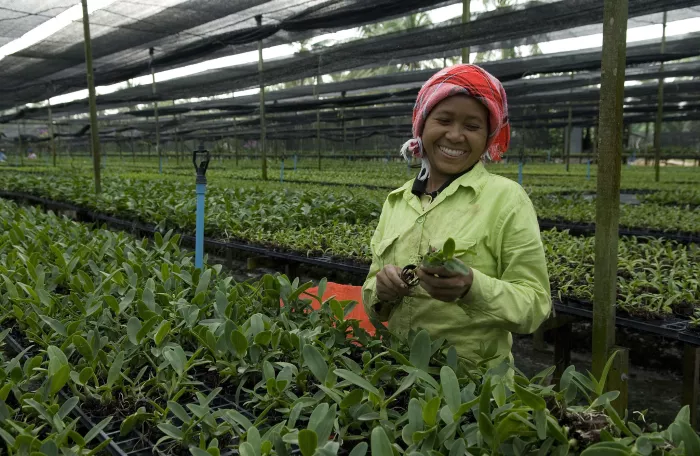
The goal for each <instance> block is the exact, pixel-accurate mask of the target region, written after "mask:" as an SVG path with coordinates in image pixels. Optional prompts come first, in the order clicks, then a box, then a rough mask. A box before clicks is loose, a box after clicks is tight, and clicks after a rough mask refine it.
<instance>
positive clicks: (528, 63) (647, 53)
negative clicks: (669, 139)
mask: <svg viewBox="0 0 700 456" xmlns="http://www.w3.org/2000/svg"><path fill="white" fill-rule="evenodd" d="M698 42H700V34H697V33H696V34H689V35H682V36H678V37H671V38H669V39H668V40H667V45H666V52H665V53H664V54H661V53H660V49H659V44H658V42H656V41H650V42H640V43H635V44H631V45H630V46H629V47H628V49H627V63H628V65H632V66H633V67H631V68H628V72H627V79H628V80H631V79H650V78H655V77H658V76H659V74H658V67H657V66H655V65H649V64H648V63H650V62H660V61H673V60H679V59H683V58H686V57H692V56H697V55H700V46H698ZM600 56H601V49H600V48H597V49H590V50H585V51H575V52H563V53H556V54H546V55H537V56H531V57H524V58H516V59H507V60H501V61H493V62H486V63H484V64H482V66H483V67H484V68H486V69H487V70H488V71H490V72H491V73H493V74H494V75H495V76H496V77H498V78H499V79H501V81H504V84H505V86H506V89H507V91H508V94H509V96H510V97H513V96H516V95H526V94H528V93H540V92H543V91H551V90H563V89H569V88H575V87H582V86H585V85H591V84H597V83H599V82H600V81H599V78H600V74H599V71H597V70H599V69H600ZM295 62H296V58H290V59H283V60H280V61H277V62H268V67H269V68H271V69H270V70H269V73H268V72H266V74H267V75H269V77H273V75H274V74H275V70H276V69H278V68H282V71H291V70H286V68H287V67H292V66H294V65H295ZM699 65H700V63H699V62H686V63H678V64H669V65H667V66H666V69H665V71H664V75H665V76H666V77H681V76H695V75H697V74H699V73H700V72H699V71H698V70H699V69H700V67H699ZM585 70H591V72H590V73H580V74H577V75H575V76H574V78H573V80H572V79H571V78H569V77H568V76H563V77H547V78H531V79H521V78H522V77H523V76H525V75H532V74H548V73H562V72H568V71H585ZM435 71H436V70H420V71H406V72H397V73H392V74H388V75H385V76H375V77H368V78H359V79H353V80H349V81H342V82H337V83H328V84H322V85H321V86H320V87H319V88H318V90H319V93H320V94H321V95H327V94H336V95H338V94H340V93H341V92H343V91H345V92H352V91H362V90H365V91H366V90H371V89H377V90H380V91H384V92H385V91H388V90H390V89H391V88H392V86H399V87H398V88H403V89H405V88H413V90H414V92H411V93H417V88H418V87H419V86H420V85H421V84H422V83H423V82H425V81H426V80H427V79H428V78H429V77H430V76H431V75H432V74H433V73H434V72H435ZM256 80H257V68H252V66H243V67H240V68H232V69H226V70H216V71H210V72H206V73H202V74H199V75H194V76H192V77H186V78H179V79H173V80H170V81H165V82H162V83H159V85H158V96H157V99H161V100H171V99H178V98H185V97H192V96H206V95H214V94H218V93H222V92H226V91H229V92H231V91H233V90H241V89H243V88H247V87H250V85H253V86H255V85H256V84H257V81H256ZM313 90H314V89H313V87H310V86H301V87H294V88H290V89H285V90H280V91H270V92H268V93H267V94H266V100H267V101H268V103H274V102H275V101H281V100H288V99H295V98H304V97H309V96H310V95H312V93H313ZM153 99H154V97H153V95H152V93H151V88H150V86H139V87H135V88H132V89H126V90H122V91H119V92H115V93H112V94H108V95H102V96H100V97H98V103H99V106H100V107H101V108H117V107H124V106H132V105H134V104H136V103H141V102H148V101H152V100H153ZM258 100H259V97H258V95H252V96H245V97H238V98H236V99H229V100H218V101H207V102H200V103H187V104H183V105H177V106H175V107H173V108H177V109H178V111H177V112H176V113H183V112H185V111H183V110H184V109H187V110H210V109H222V110H228V109H229V108H228V107H229V105H231V104H234V105H245V104H257V103H258ZM53 109H54V113H55V114H56V115H65V114H77V113H82V112H86V111H87V102H86V101H85V100H80V101H75V102H71V103H66V104H64V105H57V106H54V107H53ZM163 109H166V108H165V107H162V108H161V111H162V110H163ZM46 116H47V112H46V109H45V108H27V109H23V110H21V111H20V112H19V113H18V114H13V115H9V116H5V117H3V118H0V123H3V122H8V121H12V120H15V119H19V118H46Z"/></svg>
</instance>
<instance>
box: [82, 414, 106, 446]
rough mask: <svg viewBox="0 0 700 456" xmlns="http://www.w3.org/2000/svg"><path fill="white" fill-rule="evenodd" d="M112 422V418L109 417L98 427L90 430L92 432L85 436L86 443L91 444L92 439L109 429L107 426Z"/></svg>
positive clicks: (98, 424)
mask: <svg viewBox="0 0 700 456" xmlns="http://www.w3.org/2000/svg"><path fill="white" fill-rule="evenodd" d="M110 421H112V417H111V416H108V417H107V418H105V419H103V420H102V421H100V422H99V423H97V426H95V427H93V428H91V429H90V431H89V432H88V433H87V434H85V443H86V444H87V443H90V441H91V440H92V439H94V438H95V437H97V436H98V435H99V433H100V432H102V430H103V429H104V428H105V427H107V425H108V424H109V423H110Z"/></svg>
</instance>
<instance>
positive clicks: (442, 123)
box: [437, 119, 450, 125]
mask: <svg viewBox="0 0 700 456" xmlns="http://www.w3.org/2000/svg"><path fill="white" fill-rule="evenodd" d="M437 121H438V123H439V124H440V125H449V124H450V119H437Z"/></svg>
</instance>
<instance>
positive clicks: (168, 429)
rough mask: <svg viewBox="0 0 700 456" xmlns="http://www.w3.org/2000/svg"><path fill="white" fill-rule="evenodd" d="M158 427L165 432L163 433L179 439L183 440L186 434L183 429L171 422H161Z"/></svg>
mask: <svg viewBox="0 0 700 456" xmlns="http://www.w3.org/2000/svg"><path fill="white" fill-rule="evenodd" d="M158 429H160V430H161V431H162V432H163V434H165V435H167V436H170V437H172V438H174V439H175V440H178V441H179V440H182V439H183V437H184V436H185V434H183V433H182V430H181V429H180V428H178V427H177V426H174V425H172V424H171V423H160V424H158Z"/></svg>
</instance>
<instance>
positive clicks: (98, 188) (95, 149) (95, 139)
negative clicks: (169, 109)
mask: <svg viewBox="0 0 700 456" xmlns="http://www.w3.org/2000/svg"><path fill="white" fill-rule="evenodd" d="M81 3H82V5H83V35H84V38H85V65H86V67H87V68H86V70H87V85H88V94H89V97H88V98H89V103H90V137H91V138H92V169H93V172H94V175H95V193H101V192H102V183H101V179H100V132H99V130H98V126H97V100H96V98H97V96H96V94H95V75H94V71H93V68H92V43H91V41H90V18H89V17H88V7H87V0H81Z"/></svg>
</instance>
